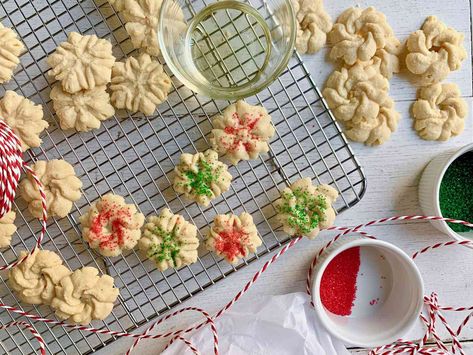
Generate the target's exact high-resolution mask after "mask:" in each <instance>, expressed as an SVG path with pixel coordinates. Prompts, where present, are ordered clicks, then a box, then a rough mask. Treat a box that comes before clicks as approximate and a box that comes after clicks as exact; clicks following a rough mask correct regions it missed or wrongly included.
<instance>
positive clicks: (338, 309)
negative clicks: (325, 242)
mask: <svg viewBox="0 0 473 355" xmlns="http://www.w3.org/2000/svg"><path fill="white" fill-rule="evenodd" d="M359 270H360V247H356V248H350V249H348V250H345V251H344V252H342V253H340V254H339V255H337V256H336V257H335V258H334V259H333V260H332V261H331V262H330V263H329V264H328V266H327V268H326V269H325V271H324V274H323V275H322V281H321V283H320V298H321V300H322V304H323V305H324V307H325V308H326V309H327V310H328V311H330V312H332V313H333V314H337V315H340V316H348V315H350V314H351V311H352V308H353V305H354V302H355V297H356V277H357V276H358V271H359Z"/></svg>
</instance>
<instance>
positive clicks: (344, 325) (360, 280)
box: [312, 237, 424, 348]
mask: <svg viewBox="0 0 473 355" xmlns="http://www.w3.org/2000/svg"><path fill="white" fill-rule="evenodd" d="M348 238H349V239H347V240H345V241H344V242H343V243H336V245H334V246H332V247H331V248H329V249H328V250H326V251H325V252H324V254H323V255H322V257H321V258H320V259H319V261H318V262H317V264H316V266H315V269H314V277H313V280H312V298H313V301H314V305H315V311H316V313H317V315H318V318H319V319H320V321H321V323H322V324H323V325H324V326H325V328H326V329H327V331H328V332H330V333H331V334H333V335H334V336H335V337H337V338H339V339H341V340H342V341H343V342H344V343H346V344H350V345H354V346H360V347H369V348H372V347H377V346H381V345H384V344H389V343H392V342H394V341H396V340H398V339H399V338H401V337H402V336H403V335H405V334H406V333H407V332H408V331H409V330H410V329H411V327H412V326H413V325H414V323H415V322H416V320H418V317H419V314H420V312H421V310H422V306H423V294H424V286H423V281H422V277H421V275H420V273H419V270H418V269H417V266H416V265H415V264H414V262H413V261H412V259H411V258H410V257H409V256H408V255H407V254H406V253H404V252H403V251H402V250H401V249H399V248H397V247H395V246H394V245H392V244H390V243H387V242H383V241H379V240H372V239H362V238H354V237H353V238H352V237H348ZM355 247H360V255H361V258H360V259H361V266H360V270H359V271H358V276H357V291H356V299H355V301H354V307H353V308H352V313H351V315H349V316H339V315H335V314H333V313H331V312H330V311H328V310H327V309H326V308H325V307H324V306H323V304H322V300H321V296H320V285H321V281H322V275H323V273H324V271H325V270H326V268H327V266H328V265H329V263H330V262H331V261H332V260H333V259H334V258H335V257H336V256H337V255H338V254H340V253H341V252H343V251H345V250H348V249H350V248H355ZM376 270H378V272H376ZM379 272H381V274H380V273H379ZM379 275H385V276H383V277H379ZM380 279H382V280H380ZM380 282H383V286H384V289H383V287H382V286H380ZM380 289H383V290H380ZM379 293H382V294H383V296H381V295H379ZM374 294H378V295H379V296H378V297H382V298H381V299H380V298H378V299H377V301H376V305H374V303H373V302H370V301H369V300H370V299H371V298H372V297H376V296H373V295H374Z"/></svg>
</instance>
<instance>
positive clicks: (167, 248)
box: [148, 227, 180, 265]
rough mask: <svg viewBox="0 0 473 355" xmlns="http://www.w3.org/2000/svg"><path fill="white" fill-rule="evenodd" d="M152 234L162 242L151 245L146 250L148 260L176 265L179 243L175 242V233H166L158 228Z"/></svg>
mask: <svg viewBox="0 0 473 355" xmlns="http://www.w3.org/2000/svg"><path fill="white" fill-rule="evenodd" d="M153 233H154V234H156V235H157V236H159V237H161V239H162V240H163V241H162V242H161V243H160V244H153V245H151V247H150V249H149V250H148V258H150V259H155V260H156V261H157V262H163V261H171V260H172V261H173V263H174V265H176V258H177V256H178V255H179V251H180V243H179V242H178V241H176V238H175V237H176V236H175V231H174V229H173V230H172V232H166V231H164V230H162V229H161V228H159V227H156V228H155V229H154V231H153Z"/></svg>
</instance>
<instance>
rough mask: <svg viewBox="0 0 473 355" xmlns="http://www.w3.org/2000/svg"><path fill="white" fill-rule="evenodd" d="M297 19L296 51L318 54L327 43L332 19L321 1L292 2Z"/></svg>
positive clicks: (300, 0) (297, 0)
mask: <svg viewBox="0 0 473 355" xmlns="http://www.w3.org/2000/svg"><path fill="white" fill-rule="evenodd" d="M292 4H293V5H294V12H295V13H296V19H297V37H296V49H297V51H298V52H299V53H309V54H310V53H315V52H318V51H319V50H320V49H321V48H322V47H323V46H324V45H325V43H326V42H327V33H328V32H330V30H331V29H332V19H331V18H330V16H329V15H328V14H327V12H326V11H325V9H324V4H323V2H322V0H293V1H292Z"/></svg>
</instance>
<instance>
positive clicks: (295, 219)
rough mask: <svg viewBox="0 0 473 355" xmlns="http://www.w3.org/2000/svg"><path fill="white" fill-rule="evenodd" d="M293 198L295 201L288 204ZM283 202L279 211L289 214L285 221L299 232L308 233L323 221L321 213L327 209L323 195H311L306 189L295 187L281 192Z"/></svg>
mask: <svg viewBox="0 0 473 355" xmlns="http://www.w3.org/2000/svg"><path fill="white" fill-rule="evenodd" d="M293 198H295V200H296V203H295V204H294V205H291V204H290V201H291V200H292V199H293ZM282 199H283V203H282V205H281V206H280V207H279V212H280V213H284V214H287V215H289V217H288V219H287V221H288V223H289V225H290V226H291V227H294V228H296V229H297V230H298V231H299V232H300V233H302V234H305V233H310V232H311V231H313V230H314V229H315V228H317V227H318V225H319V223H320V222H322V221H323V219H322V218H321V217H320V215H321V214H323V212H324V211H325V210H326V209H327V201H326V200H325V197H324V196H323V195H317V196H313V195H310V194H308V193H307V191H306V190H303V189H300V188H298V189H296V190H294V191H292V192H291V193H283V194H282Z"/></svg>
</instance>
